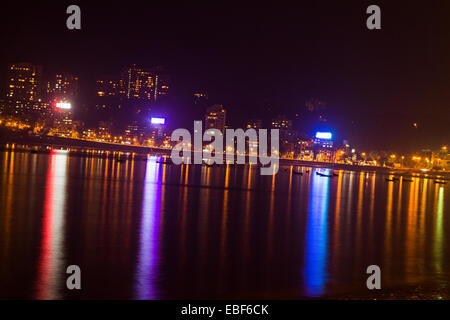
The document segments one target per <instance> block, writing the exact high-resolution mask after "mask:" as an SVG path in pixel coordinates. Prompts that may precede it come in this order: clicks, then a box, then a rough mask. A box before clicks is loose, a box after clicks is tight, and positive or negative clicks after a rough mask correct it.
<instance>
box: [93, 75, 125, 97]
mask: <svg viewBox="0 0 450 320" xmlns="http://www.w3.org/2000/svg"><path fill="white" fill-rule="evenodd" d="M95 85H96V94H97V96H99V97H116V96H119V94H120V90H119V87H120V85H119V81H115V80H111V79H109V80H107V79H102V80H97V81H96V82H95Z"/></svg>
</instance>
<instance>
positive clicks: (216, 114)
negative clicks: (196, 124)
mask: <svg viewBox="0 0 450 320" xmlns="http://www.w3.org/2000/svg"><path fill="white" fill-rule="evenodd" d="M226 115H227V112H226V110H225V109H224V107H223V105H220V104H215V105H213V106H211V107H210V108H208V109H206V116H205V130H208V129H218V130H220V131H221V132H222V133H225V128H226Z"/></svg>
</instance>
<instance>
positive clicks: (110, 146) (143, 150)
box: [0, 135, 450, 180]
mask: <svg viewBox="0 0 450 320" xmlns="http://www.w3.org/2000/svg"><path fill="white" fill-rule="evenodd" d="M0 144H1V146H0V151H3V150H5V145H6V144H17V145H24V146H28V147H32V146H33V147H37V148H41V150H45V149H46V148H47V147H51V148H55V149H58V148H59V149H67V148H70V149H80V150H83V149H95V150H103V151H110V152H121V153H134V154H136V155H138V156H143V155H148V154H152V155H155V156H170V153H171V149H163V148H152V147H141V146H134V145H126V144H115V143H104V142H96V141H89V140H81V139H73V138H61V137H52V136H28V135H27V136H25V135H10V136H6V137H1V138H0ZM24 151H26V150H24ZM279 162H280V166H292V165H293V166H304V167H317V168H328V169H333V170H347V171H356V172H361V171H367V172H377V173H381V174H386V175H398V176H407V177H414V176H417V175H419V176H420V177H422V178H431V179H442V180H450V172H447V171H431V170H430V171H426V172H424V171H422V170H420V169H414V168H388V167H377V166H358V165H351V164H344V163H331V162H319V161H305V160H296V159H282V158H280V159H279Z"/></svg>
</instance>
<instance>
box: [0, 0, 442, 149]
mask: <svg viewBox="0 0 450 320" xmlns="http://www.w3.org/2000/svg"><path fill="white" fill-rule="evenodd" d="M7 2H8V1H6V2H5V1H2V3H1V5H0V6H1V9H0V19H1V20H0V26H1V30H0V32H1V43H2V49H1V50H0V64H1V67H2V68H1V70H2V77H1V78H2V80H4V79H5V76H4V75H3V74H4V71H5V69H6V66H7V64H8V63H11V62H17V61H29V62H32V63H35V64H41V65H43V66H44V67H45V69H46V70H47V71H48V72H53V71H70V72H74V73H77V74H78V75H79V76H80V82H81V83H80V85H81V86H82V87H83V86H84V87H85V88H90V85H91V83H92V81H93V80H94V79H95V78H96V77H97V76H99V75H104V74H111V75H114V74H118V73H119V71H120V70H121V68H123V67H126V66H127V65H129V64H131V63H136V64H139V65H143V66H148V67H151V66H154V65H164V66H166V68H167V69H168V71H169V73H170V74H171V78H172V89H173V90H172V92H173V93H174V94H175V96H176V99H175V100H177V99H178V100H177V101H178V102H177V103H180V102H179V101H183V99H184V98H185V97H188V96H189V95H190V94H191V93H192V91H193V90H197V89H203V90H206V91H207V92H208V94H209V96H210V98H211V103H222V104H224V105H225V106H226V108H227V110H228V111H229V118H230V121H231V124H232V125H234V126H241V125H242V123H241V121H242V120H243V119H246V118H248V117H263V116H264V114H263V113H264V112H265V110H267V108H268V107H270V109H271V110H272V111H273V110H276V112H279V113H285V114H286V115H288V116H292V115H293V114H295V113H298V112H302V109H303V108H304V101H305V99H306V98H308V97H318V98H322V99H325V100H326V101H327V103H328V108H329V110H328V113H329V114H330V123H329V124H328V125H329V126H330V127H331V128H333V130H335V131H337V132H338V136H340V137H348V138H350V139H351V140H352V141H354V142H355V143H358V144H360V145H368V146H371V145H373V146H374V147H379V148H390V147H401V146H403V147H404V146H405V145H411V146H413V145H417V146H420V147H428V146H438V145H440V144H443V143H446V142H448V141H449V140H450V126H449V125H448V119H450V108H449V106H448V104H449V101H450V90H449V84H450V79H449V78H450V77H449V75H450V72H449V71H450V50H449V49H450V45H449V43H450V41H449V38H448V37H449V30H450V22H449V21H450V19H449V16H450V10H449V9H450V6H449V5H447V4H446V2H448V1H395V4H393V3H392V2H394V1H297V2H296V4H295V5H294V4H289V5H288V4H278V2H272V4H271V6H268V5H266V4H264V3H263V2H253V3H248V4H244V5H243V4H242V3H239V2H235V3H228V2H217V1H215V2H217V3H220V4H221V5H220V6H217V5H216V6H212V3H215V2H208V3H209V4H204V5H195V4H193V3H191V2H187V3H188V4H185V5H175V4H174V3H171V4H170V5H169V4H166V5H165V6H164V3H165V2H163V1H151V0H149V1H145V2H134V1H126V2H123V1H121V2H119V3H116V2H115V1H108V2H102V1H95V5H93V4H92V2H94V1H90V2H73V3H76V4H78V5H80V7H81V11H82V29H81V30H80V31H70V30H67V29H66V27H65V21H66V18H67V14H66V13H65V10H66V7H67V6H68V5H70V4H72V2H66V1H58V2H55V3H51V2H45V1H33V2H29V4H24V3H22V2H21V3H19V2H17V1H15V2H11V3H9V4H8V3H7ZM275 4H277V5H275ZM370 4H378V5H379V6H380V7H381V10H382V30H377V31H369V30H368V29H366V27H365V21H366V18H367V15H366V14H365V10H366V8H367V6H368V5H370ZM2 84H3V85H4V83H3V82H2ZM175 100H174V101H175ZM174 103H175V102H174ZM184 111H186V113H187V117H186V118H188V112H189V110H188V108H185V109H184ZM412 122H417V123H419V129H413V128H412V125H411V124H412ZM369 141H370V142H369Z"/></svg>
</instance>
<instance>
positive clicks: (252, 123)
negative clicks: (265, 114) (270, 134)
mask: <svg viewBox="0 0 450 320" xmlns="http://www.w3.org/2000/svg"><path fill="white" fill-rule="evenodd" d="M250 128H253V129H255V130H259V129H262V120H261V119H249V120H248V121H247V129H250Z"/></svg>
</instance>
